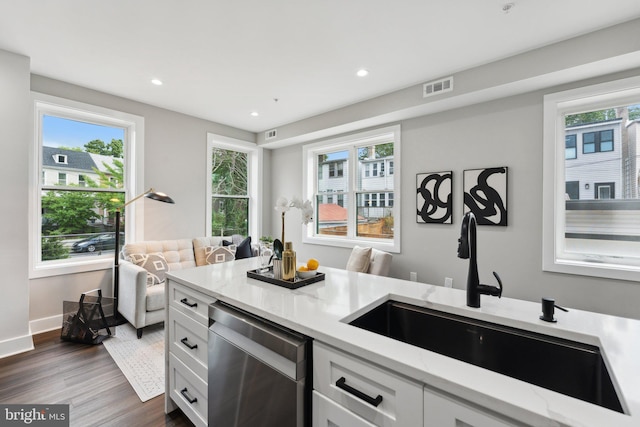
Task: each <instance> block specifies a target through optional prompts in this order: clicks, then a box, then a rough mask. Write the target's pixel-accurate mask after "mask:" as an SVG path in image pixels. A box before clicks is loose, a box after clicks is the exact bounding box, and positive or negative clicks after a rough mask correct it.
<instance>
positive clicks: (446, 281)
mask: <svg viewBox="0 0 640 427" xmlns="http://www.w3.org/2000/svg"><path fill="white" fill-rule="evenodd" d="M444 287H445V288H452V287H453V279H452V278H451V277H445V278H444Z"/></svg>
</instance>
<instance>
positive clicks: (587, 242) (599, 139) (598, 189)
mask: <svg viewBox="0 0 640 427" xmlns="http://www.w3.org/2000/svg"><path fill="white" fill-rule="evenodd" d="M565 124H566V129H565V141H566V142H565V144H566V149H565V154H566V159H567V160H568V159H570V157H569V156H568V152H569V144H570V141H571V136H572V135H578V136H579V135H580V134H582V138H579V137H578V141H580V139H581V140H582V142H583V148H582V152H583V153H590V155H589V156H584V157H580V158H578V159H574V160H570V161H566V162H565V164H564V174H565V187H566V194H565V234H564V237H565V245H566V248H565V250H566V252H567V253H568V254H569V255H570V256H571V254H573V255H574V256H576V257H578V258H580V257H582V258H588V259H590V260H598V259H601V257H619V256H627V255H629V249H630V246H629V245H630V244H631V243H632V242H636V243H635V244H638V243H640V226H638V225H635V224H637V221H636V222H633V221H632V222H630V218H631V217H633V216H638V215H640V202H639V200H640V192H639V187H638V183H639V181H638V180H639V178H640V176H639V174H638V170H639V168H640V157H638V156H637V154H638V153H637V152H636V150H635V147H637V146H638V144H639V143H640V104H634V105H628V106H623V107H614V108H610V109H606V110H597V111H587V112H585V113H580V114H573V115H567V116H566V117H565ZM618 139H620V140H618ZM610 259H611V258H607V262H610Z"/></svg>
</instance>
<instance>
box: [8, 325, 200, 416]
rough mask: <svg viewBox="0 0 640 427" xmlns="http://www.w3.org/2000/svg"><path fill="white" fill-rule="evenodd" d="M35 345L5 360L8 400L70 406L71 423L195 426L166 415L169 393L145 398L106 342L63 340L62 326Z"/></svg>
mask: <svg viewBox="0 0 640 427" xmlns="http://www.w3.org/2000/svg"><path fill="white" fill-rule="evenodd" d="M33 338H34V345H35V349H34V350H32V351H29V352H26V353H22V354H18V355H15V356H10V357H6V358H3V359H0V402H2V403H3V404H9V403H18V404H69V418H70V425H71V426H77V427H88V426H118V427H128V426H132V427H133V426H135V427H141V426H149V427H151V426H176V427H182V426H185V427H193V424H192V423H191V422H190V421H189V420H188V419H187V417H186V416H185V415H184V414H183V413H182V412H180V410H177V411H174V412H172V413H171V414H169V415H166V414H165V413H164V394H163V395H160V396H158V397H156V398H154V399H151V400H149V401H147V402H144V403H143V402H141V401H140V399H139V398H138V396H137V395H136V392H135V391H134V390H133V388H132V387H131V385H130V384H129V382H128V381H127V379H126V378H125V377H124V375H123V374H122V372H121V371H120V369H119V368H118V366H117V365H116V364H115V362H114V361H113V359H111V356H110V355H109V353H108V352H107V350H106V349H105V348H104V346H102V345H95V346H93V345H86V344H77V343H70V342H66V341H62V340H61V339H60V330H57V331H51V332H45V333H43V334H39V335H35V336H34V337H33Z"/></svg>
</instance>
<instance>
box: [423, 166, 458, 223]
mask: <svg viewBox="0 0 640 427" xmlns="http://www.w3.org/2000/svg"><path fill="white" fill-rule="evenodd" d="M452 176H453V173H452V172H451V171H448V172H432V173H419V174H417V175H416V187H417V190H416V193H417V196H416V207H417V209H416V214H417V217H416V221H417V222H418V223H429V224H451V217H452V201H451V200H452V196H451V189H452Z"/></svg>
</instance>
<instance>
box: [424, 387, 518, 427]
mask: <svg viewBox="0 0 640 427" xmlns="http://www.w3.org/2000/svg"><path fill="white" fill-rule="evenodd" d="M517 425H522V424H512V423H510V422H509V421H507V420H505V419H503V418H502V417H500V416H498V415H493V414H491V413H489V412H485V411H484V410H483V409H482V408H480V407H476V406H475V405H472V404H467V403H466V402H463V401H460V400H457V399H455V398H452V397H449V396H445V395H441V394H439V393H436V392H434V391H432V390H431V389H427V388H425V389H424V427H513V426H517Z"/></svg>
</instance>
